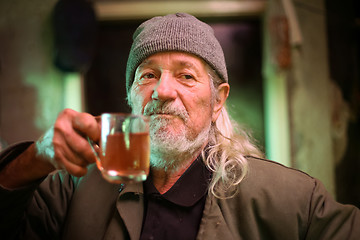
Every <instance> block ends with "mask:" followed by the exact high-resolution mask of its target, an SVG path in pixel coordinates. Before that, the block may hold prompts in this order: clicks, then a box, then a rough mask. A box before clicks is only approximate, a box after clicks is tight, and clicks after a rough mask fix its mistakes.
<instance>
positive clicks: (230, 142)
mask: <svg viewBox="0 0 360 240" xmlns="http://www.w3.org/2000/svg"><path fill="white" fill-rule="evenodd" d="M207 70H208V73H209V76H210V80H211V81H210V87H211V90H212V101H216V99H217V97H218V96H217V88H218V86H219V85H220V84H221V83H222V82H223V81H222V80H221V79H220V78H219V77H218V75H217V74H216V73H215V72H214V70H212V69H211V68H210V67H209V66H207ZM247 156H254V157H263V153H262V152H261V151H260V150H259V149H258V148H257V147H256V145H255V144H254V143H253V141H252V139H251V136H250V135H249V134H248V133H247V132H245V131H244V130H243V129H241V128H240V127H239V125H238V124H237V123H236V122H235V121H233V120H231V118H230V116H229V114H228V111H227V109H226V106H223V108H222V109H221V113H220V115H219V117H218V119H217V120H216V122H215V123H212V126H211V130H210V136H209V144H208V147H207V148H206V149H204V150H203V151H202V157H203V160H204V162H205V165H206V166H207V167H208V169H210V170H211V171H212V172H213V176H212V179H211V182H210V186H209V187H210V193H212V194H213V195H214V196H216V197H218V198H229V197H232V196H233V195H234V194H236V189H237V187H236V186H237V185H238V184H240V182H241V181H242V180H243V179H244V177H245V176H246V174H247V172H248V161H247V158H246V157H247Z"/></svg>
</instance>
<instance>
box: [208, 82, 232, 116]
mask: <svg viewBox="0 0 360 240" xmlns="http://www.w3.org/2000/svg"><path fill="white" fill-rule="evenodd" d="M229 92H230V86H229V84H228V83H222V84H220V85H219V87H218V88H217V96H216V99H215V103H214V108H213V114H212V122H215V121H216V120H217V118H218V117H219V115H220V112H221V109H222V107H223V106H224V104H225V101H226V99H227V98H228V96H229Z"/></svg>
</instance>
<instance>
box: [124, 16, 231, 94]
mask: <svg viewBox="0 0 360 240" xmlns="http://www.w3.org/2000/svg"><path fill="white" fill-rule="evenodd" d="M164 51H181V52H187V53H192V54H194V55H196V56H198V57H200V58H202V59H203V60H205V62H207V63H208V64H209V65H210V66H211V67H212V68H213V69H214V70H215V72H216V73H217V74H218V75H219V77H220V78H221V79H222V80H223V81H224V82H228V75H227V70H226V63H225V58H224V53H223V50H222V48H221V46H220V43H219V42H218V40H217V39H216V38H215V36H214V31H213V29H212V28H211V27H210V26H209V25H207V24H206V23H204V22H201V21H200V20H198V19H197V18H195V17H194V16H191V15H189V14H186V13H176V14H170V15H167V16H163V17H154V18H152V19H150V20H147V21H145V22H144V23H142V24H141V25H140V26H139V27H138V28H137V29H136V31H135V33H134V35H133V44H132V46H131V50H130V54H129V58H128V62H127V67H126V90H127V92H129V89H130V87H131V84H132V82H133V81H134V75H135V70H136V68H137V67H138V66H139V65H140V63H141V62H142V61H144V60H145V59H146V58H147V57H149V56H150V55H152V54H154V53H158V52H164Z"/></svg>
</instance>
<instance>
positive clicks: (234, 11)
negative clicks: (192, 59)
mask: <svg viewBox="0 0 360 240" xmlns="http://www.w3.org/2000/svg"><path fill="white" fill-rule="evenodd" d="M265 3H266V1H265V0H238V1H190V0H187V1H140V2H137V1H136V2H132V1H124V2H114V1H110V2H106V1H99V2H94V7H95V11H96V14H97V17H98V19H99V21H117V20H137V19H147V18H151V17H153V16H161V15H166V14H170V13H177V12H186V13H189V14H192V15H194V16H197V17H234V16H236V17H238V16H247V17H248V16H262V14H263V12H264V10H265Z"/></svg>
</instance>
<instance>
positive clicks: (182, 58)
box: [136, 51, 209, 72]
mask: <svg viewBox="0 0 360 240" xmlns="http://www.w3.org/2000/svg"><path fill="white" fill-rule="evenodd" d="M169 65H171V66H172V67H174V68H175V69H185V68H186V69H192V70H195V71H204V72H205V71H206V68H207V67H209V66H208V64H207V63H206V62H205V61H204V60H203V59H201V58H199V57H197V56H195V55H193V54H190V53H184V52H176V51H171V52H160V53H156V54H153V55H151V56H149V57H147V58H146V59H145V60H143V61H142V62H141V63H140V64H139V66H138V67H137V68H136V72H138V71H141V70H143V69H145V68H151V67H159V68H161V67H165V66H169Z"/></svg>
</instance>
